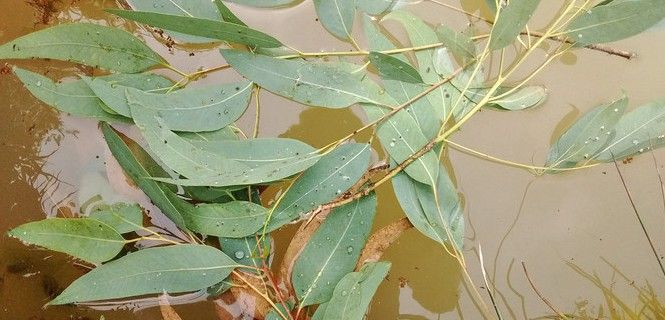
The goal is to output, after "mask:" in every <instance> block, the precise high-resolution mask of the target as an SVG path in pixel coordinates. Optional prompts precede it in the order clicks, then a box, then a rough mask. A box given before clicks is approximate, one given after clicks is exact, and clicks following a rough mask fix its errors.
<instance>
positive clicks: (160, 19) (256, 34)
mask: <svg viewBox="0 0 665 320" xmlns="http://www.w3.org/2000/svg"><path fill="white" fill-rule="evenodd" d="M106 11H107V12H109V13H112V14H114V15H117V16H119V17H122V18H125V19H129V20H132V21H136V22H139V23H144V24H147V25H151V26H153V27H157V28H163V29H166V30H171V31H176V32H180V33H185V34H189V35H193V36H199V37H204V38H210V39H218V40H222V41H228V42H233V43H239V44H245V45H249V46H256V47H264V48H277V47H281V46H282V43H281V42H279V40H277V39H275V38H273V37H271V36H269V35H267V34H265V33H263V32H261V31H257V30H254V29H250V28H248V27H246V26H243V25H239V24H235V23H231V22H224V21H216V20H208V19H201V18H193V17H182V16H177V15H170V14H161V13H153V12H144V11H127V10H117V9H108V10H106Z"/></svg>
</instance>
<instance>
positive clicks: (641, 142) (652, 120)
mask: <svg viewBox="0 0 665 320" xmlns="http://www.w3.org/2000/svg"><path fill="white" fill-rule="evenodd" d="M663 145H665V99H659V100H656V101H653V102H650V103H648V104H645V105H643V106H640V107H638V108H636V109H635V110H633V111H631V112H629V113H628V114H626V115H624V116H623V117H622V118H621V119H620V120H619V122H618V123H617V124H616V127H615V128H614V133H613V134H612V137H611V139H609V141H608V142H607V145H606V146H604V147H603V149H602V150H600V152H598V157H596V159H598V160H600V161H613V160H614V159H616V160H621V159H624V158H626V157H629V156H633V155H636V154H640V153H643V152H645V151H647V150H651V149H655V148H659V147H662V146H663Z"/></svg>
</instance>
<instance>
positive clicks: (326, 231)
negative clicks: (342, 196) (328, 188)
mask: <svg viewBox="0 0 665 320" xmlns="http://www.w3.org/2000/svg"><path fill="white" fill-rule="evenodd" d="M375 213H376V196H375V195H370V196H367V197H364V198H362V199H360V200H358V201H354V202H351V203H349V204H346V205H344V206H341V207H339V208H336V209H334V210H333V211H332V212H331V213H330V215H329V216H328V217H327V218H326V219H325V220H324V222H323V224H321V226H320V227H319V229H318V230H317V231H316V232H315V233H314V235H312V238H311V239H310V241H309V242H308V243H307V245H306V246H305V248H303V251H302V253H301V254H300V256H299V257H298V259H297V260H296V262H295V264H294V266H293V274H292V275H291V281H292V283H293V288H294V290H295V292H296V296H297V297H298V300H299V301H300V306H301V307H303V306H308V305H313V304H318V303H323V302H326V301H328V300H329V299H330V298H331V296H332V293H333V289H334V286H335V285H336V284H337V282H339V280H340V279H342V278H343V277H344V275H346V274H347V273H349V272H351V271H353V268H354V267H355V264H356V260H358V256H359V255H360V251H361V250H362V248H363V247H364V246H365V242H366V241H367V237H368V235H369V232H370V230H371V229H372V221H373V220H374V214H375Z"/></svg>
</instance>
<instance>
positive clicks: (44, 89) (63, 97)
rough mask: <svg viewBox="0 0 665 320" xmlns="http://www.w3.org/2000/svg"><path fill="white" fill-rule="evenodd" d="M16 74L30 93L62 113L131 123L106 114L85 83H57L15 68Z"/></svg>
mask: <svg viewBox="0 0 665 320" xmlns="http://www.w3.org/2000/svg"><path fill="white" fill-rule="evenodd" d="M14 73H15V74H16V76H17V77H18V78H19V80H21V82H23V85H25V87H26V88H27V89H28V90H29V91H30V93H32V94H33V95H34V96H35V97H37V98H38V99H39V100H41V101H43V102H44V103H46V104H48V105H50V106H52V107H54V108H56V109H58V110H59V111H61V112H65V113H68V114H71V115H74V116H80V117H88V118H94V119H97V120H103V121H109V122H128V121H129V119H127V118H124V117H121V116H118V115H113V114H109V113H107V112H105V111H104V108H103V107H102V105H103V103H102V101H101V100H99V98H97V96H95V93H94V92H92V91H91V90H90V88H89V87H88V85H86V84H85V83H84V82H83V81H80V80H78V81H72V82H65V83H55V82H53V80H51V79H49V78H47V77H44V76H42V75H40V74H38V73H34V72H31V71H28V70H23V69H19V68H14ZM114 77H115V78H118V77H116V76H114ZM122 77H124V75H123V76H122Z"/></svg>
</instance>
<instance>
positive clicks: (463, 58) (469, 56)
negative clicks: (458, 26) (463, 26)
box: [436, 24, 476, 66]
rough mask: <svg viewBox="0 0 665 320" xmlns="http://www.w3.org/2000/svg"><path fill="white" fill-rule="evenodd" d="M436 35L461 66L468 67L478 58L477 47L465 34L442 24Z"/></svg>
mask: <svg viewBox="0 0 665 320" xmlns="http://www.w3.org/2000/svg"><path fill="white" fill-rule="evenodd" d="M436 34H437V35H438V36H439V39H441V42H443V44H444V45H445V46H446V47H447V48H448V50H450V52H451V53H452V54H453V56H455V59H457V61H458V62H459V64H460V65H462V66H463V65H466V64H467V63H469V62H470V61H472V60H473V59H475V58H476V45H475V44H474V43H473V40H471V39H470V38H469V37H467V36H466V35H464V34H463V33H460V32H456V31H455V30H453V29H451V28H450V27H448V26H446V25H443V24H442V25H439V26H438V27H437V28H436Z"/></svg>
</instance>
